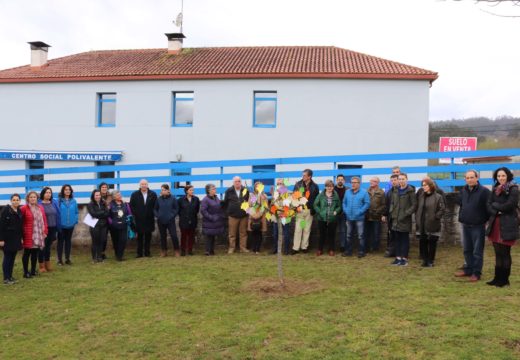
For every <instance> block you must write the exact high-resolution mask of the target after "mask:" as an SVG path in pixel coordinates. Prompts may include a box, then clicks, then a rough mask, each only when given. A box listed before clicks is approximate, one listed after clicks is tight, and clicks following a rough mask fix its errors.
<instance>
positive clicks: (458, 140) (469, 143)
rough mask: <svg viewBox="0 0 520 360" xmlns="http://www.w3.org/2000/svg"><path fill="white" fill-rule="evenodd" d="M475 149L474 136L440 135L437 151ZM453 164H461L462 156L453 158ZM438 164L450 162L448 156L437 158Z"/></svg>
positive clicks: (475, 141) (475, 140)
mask: <svg viewBox="0 0 520 360" xmlns="http://www.w3.org/2000/svg"><path fill="white" fill-rule="evenodd" d="M474 150H477V138H476V137H440V138H439V152H450V151H474ZM453 162H454V163H455V164H462V163H463V162H462V158H455V159H453ZM439 164H451V160H450V159H449V158H443V159H439Z"/></svg>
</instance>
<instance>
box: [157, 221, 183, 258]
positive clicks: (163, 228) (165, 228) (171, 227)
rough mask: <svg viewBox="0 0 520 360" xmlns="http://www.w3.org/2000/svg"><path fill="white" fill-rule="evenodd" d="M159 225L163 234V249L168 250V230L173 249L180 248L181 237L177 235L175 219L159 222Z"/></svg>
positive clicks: (160, 233) (160, 232) (161, 234)
mask: <svg viewBox="0 0 520 360" xmlns="http://www.w3.org/2000/svg"><path fill="white" fill-rule="evenodd" d="M157 227H158V228H159V235H160V236H161V250H163V251H166V250H168V234H167V233H166V231H168V232H169V233H170V237H171V239H172V245H173V249H174V250H179V238H178V237H177V228H176V226H175V220H172V221H170V222H169V223H167V224H161V223H160V222H157Z"/></svg>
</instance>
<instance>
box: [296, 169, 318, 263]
mask: <svg viewBox="0 0 520 360" xmlns="http://www.w3.org/2000/svg"><path fill="white" fill-rule="evenodd" d="M302 190H303V191H302ZM294 191H300V192H302V195H303V196H305V197H306V198H307V200H308V201H307V209H305V210H303V211H301V212H299V213H297V214H296V219H295V220H296V222H295V224H296V225H295V228H294V241H293V249H292V251H291V254H293V255H294V254H297V253H298V251H300V247H301V250H302V252H304V253H306V252H307V248H308V247H309V237H310V235H311V226H312V217H313V215H314V214H315V213H316V212H315V211H314V200H316V197H317V196H318V195H319V194H320V189H319V187H318V185H316V183H315V182H314V181H312V170H311V169H305V170H303V173H302V179H301V180H300V181H298V182H297V183H296V184H295V185H294ZM302 221H303V222H304V224H305V226H304V227H303V228H302V226H301V225H300V224H301V223H302Z"/></svg>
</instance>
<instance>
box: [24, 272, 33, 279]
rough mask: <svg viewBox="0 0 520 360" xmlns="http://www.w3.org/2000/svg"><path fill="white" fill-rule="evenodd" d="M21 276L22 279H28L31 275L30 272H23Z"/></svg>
mask: <svg viewBox="0 0 520 360" xmlns="http://www.w3.org/2000/svg"><path fill="white" fill-rule="evenodd" d="M23 277H24V279H30V278H32V275H31V273H25V274H23Z"/></svg>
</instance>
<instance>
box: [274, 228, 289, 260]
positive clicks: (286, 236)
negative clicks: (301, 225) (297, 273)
mask: <svg viewBox="0 0 520 360" xmlns="http://www.w3.org/2000/svg"><path fill="white" fill-rule="evenodd" d="M282 236H283V242H282V245H283V253H284V254H288V253H289V248H290V246H291V239H290V237H289V225H287V224H286V225H282ZM273 252H278V223H273Z"/></svg>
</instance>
